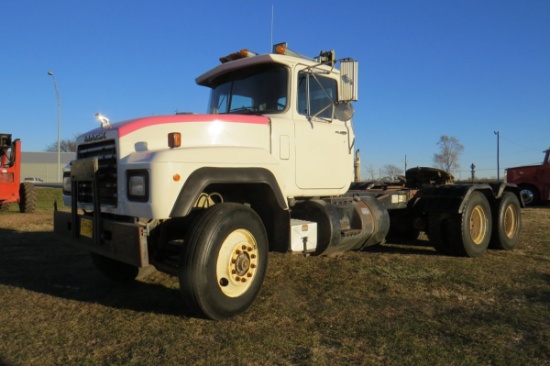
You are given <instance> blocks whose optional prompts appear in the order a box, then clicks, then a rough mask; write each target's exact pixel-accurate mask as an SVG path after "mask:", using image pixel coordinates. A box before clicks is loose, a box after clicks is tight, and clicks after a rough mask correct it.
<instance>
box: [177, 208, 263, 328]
mask: <svg viewBox="0 0 550 366" xmlns="http://www.w3.org/2000/svg"><path fill="white" fill-rule="evenodd" d="M184 245H185V247H184V250H183V253H182V256H181V265H180V273H179V281H180V290H181V293H182V296H183V301H184V303H185V306H186V310H187V311H188V313H189V315H192V316H197V317H202V318H207V319H215V320H220V319H226V318H230V317H232V316H234V315H237V314H240V313H242V312H244V311H246V310H247V309H248V308H249V307H250V306H251V305H252V303H253V302H254V300H255V299H256V297H257V296H258V294H259V292H260V289H261V286H262V284H263V281H264V278H265V274H266V268H267V252H268V243H267V234H266V232H265V228H264V226H263V223H262V221H261V219H260V217H259V216H258V215H257V214H256V212H254V211H253V210H252V209H251V208H249V207H247V206H244V205H240V204H235V203H221V204H217V205H215V206H212V207H210V208H209V209H206V210H205V211H204V212H203V214H202V215H201V216H199V217H198V218H197V220H196V221H195V223H194V225H193V228H192V229H191V230H190V233H189V234H188V235H187V239H186V240H185V244H184Z"/></svg>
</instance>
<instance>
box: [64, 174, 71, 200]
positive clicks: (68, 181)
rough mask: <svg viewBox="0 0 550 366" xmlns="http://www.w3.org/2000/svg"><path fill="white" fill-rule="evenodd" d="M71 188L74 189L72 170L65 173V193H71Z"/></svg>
mask: <svg viewBox="0 0 550 366" xmlns="http://www.w3.org/2000/svg"><path fill="white" fill-rule="evenodd" d="M71 190H72V186H71V173H70V172H64V173H63V193H64V194H65V195H70V194H71Z"/></svg>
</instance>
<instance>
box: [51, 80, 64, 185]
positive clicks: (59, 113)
mask: <svg viewBox="0 0 550 366" xmlns="http://www.w3.org/2000/svg"><path fill="white" fill-rule="evenodd" d="M48 75H50V76H51V77H52V80H53V87H54V88H55V95H56V96H57V182H58V183H59V182H63V180H62V178H61V176H62V175H61V97H60V96H59V90H57V83H56V82H55V76H54V74H53V72H52V71H48Z"/></svg>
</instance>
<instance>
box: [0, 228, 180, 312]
mask: <svg viewBox="0 0 550 366" xmlns="http://www.w3.org/2000/svg"><path fill="white" fill-rule="evenodd" d="M0 284H2V285H6V286H12V287H18V288H23V289H26V290H30V291H35V292H39V293H44V294H48V295H52V296H57V297H61V298H65V299H71V300H77V301H85V302H90V303H100V304H103V305H106V306H110V307H115V308H121V309H129V310H135V311H142V312H152V313H160V314H167V315H178V316H180V315H181V316H183V315H184V312H183V305H182V301H181V298H180V293H179V291H178V290H176V289H171V288H167V287H165V286H163V285H159V284H152V283H144V282H139V281H136V282H133V283H130V284H123V285H122V284H116V283H113V282H111V281H109V280H107V279H104V278H103V277H102V276H101V275H100V273H99V272H98V271H97V270H96V269H95V267H94V266H93V264H92V261H91V259H90V255H89V254H88V253H87V252H86V251H83V250H80V249H77V248H74V247H72V246H70V245H69V244H67V243H65V242H63V241H62V239H60V238H58V237H57V236H56V235H55V234H54V233H53V232H19V231H14V230H8V229H0Z"/></svg>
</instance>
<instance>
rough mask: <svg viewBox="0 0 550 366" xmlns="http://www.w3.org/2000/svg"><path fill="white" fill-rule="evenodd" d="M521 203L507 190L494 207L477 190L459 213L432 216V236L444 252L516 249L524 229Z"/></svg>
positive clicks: (463, 253)
mask: <svg viewBox="0 0 550 366" xmlns="http://www.w3.org/2000/svg"><path fill="white" fill-rule="evenodd" d="M520 209H521V206H520V203H519V200H518V198H517V197H516V195H515V194H513V193H511V192H505V193H504V194H503V195H502V196H501V198H500V199H499V200H497V201H496V203H495V205H494V206H493V207H491V205H490V204H489V201H488V200H487V197H485V195H484V194H483V193H482V192H479V191H476V192H473V193H472V194H471V195H470V197H469V198H468V199H467V201H466V203H465V204H464V207H463V210H462V212H461V213H459V214H453V215H448V216H446V217H441V216H440V215H438V214H432V215H431V216H430V217H429V222H428V226H429V230H428V237H429V238H430V241H431V242H432V245H433V246H434V247H435V249H436V250H437V251H439V252H441V253H445V254H451V255H458V256H466V257H479V256H481V255H483V254H484V253H485V252H486V251H487V248H489V247H491V248H497V249H513V248H514V247H515V246H516V245H517V243H518V241H519V233H520V231H521V214H520Z"/></svg>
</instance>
